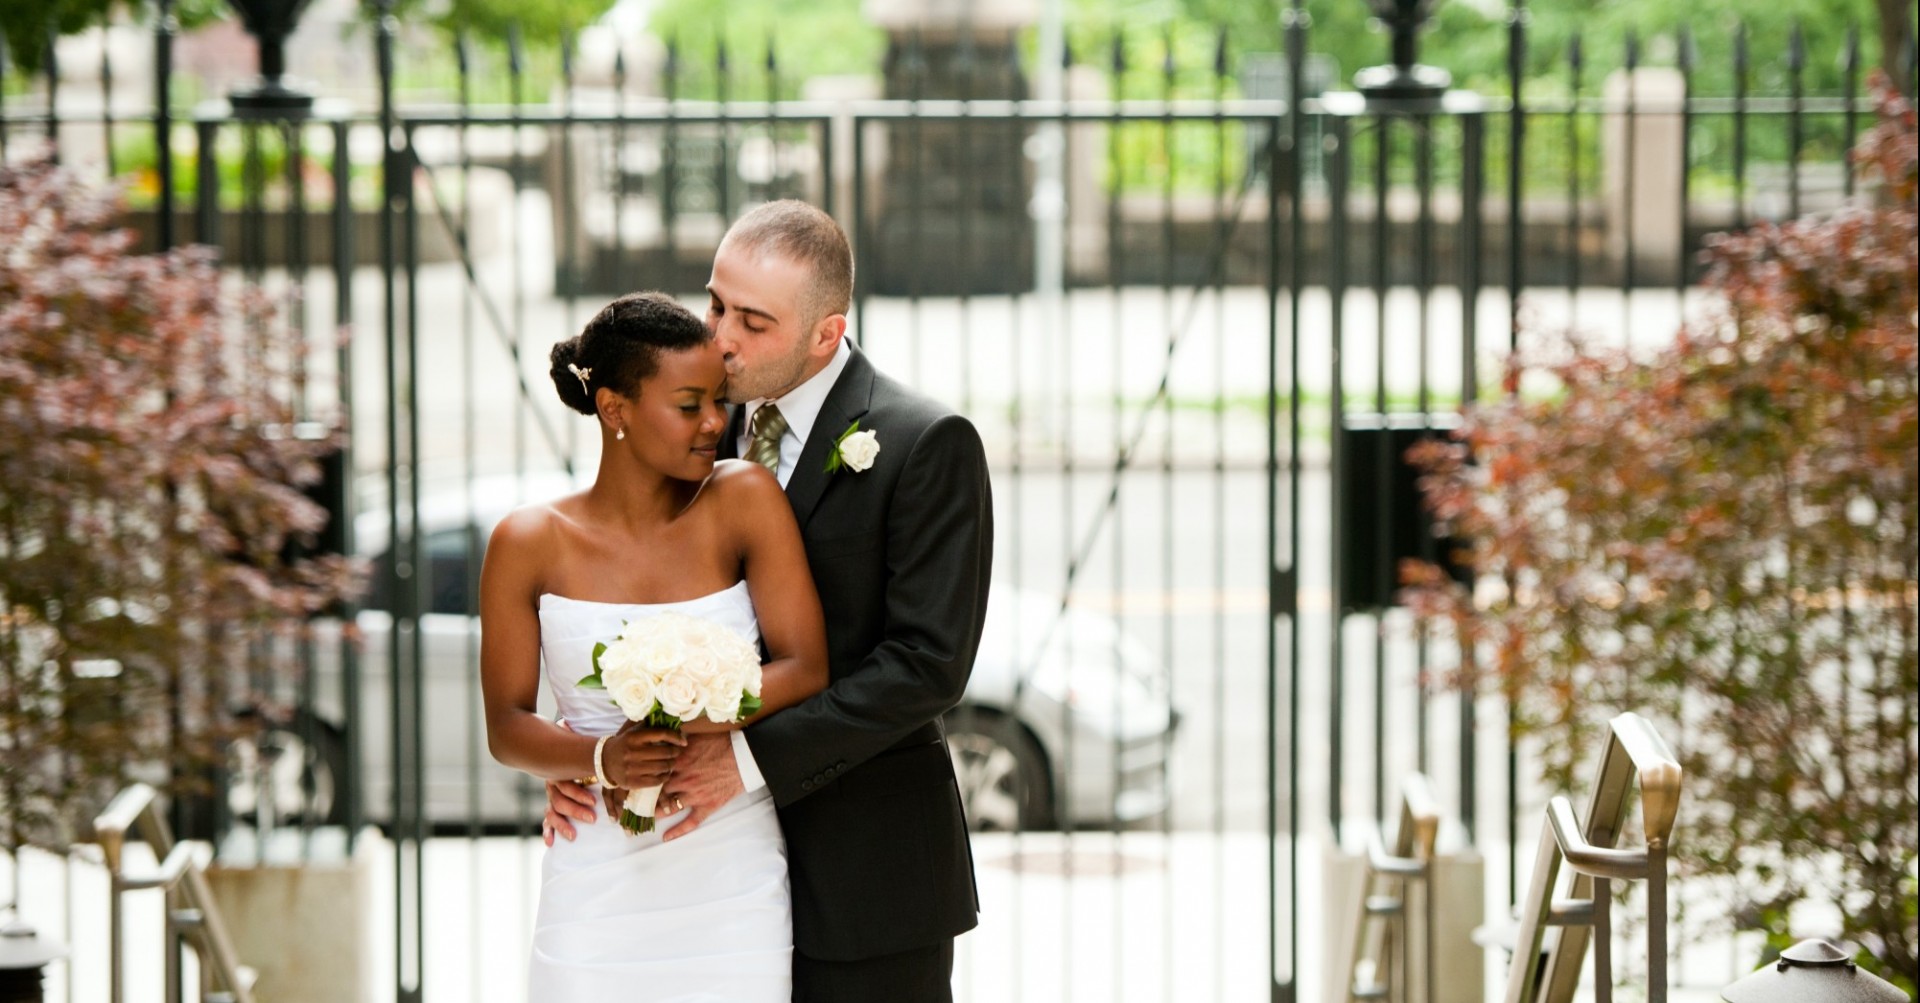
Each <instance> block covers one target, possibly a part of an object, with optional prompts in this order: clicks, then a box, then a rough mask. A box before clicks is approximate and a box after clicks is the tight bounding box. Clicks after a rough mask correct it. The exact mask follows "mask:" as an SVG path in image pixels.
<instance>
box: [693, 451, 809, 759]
mask: <svg viewBox="0 0 1920 1003" xmlns="http://www.w3.org/2000/svg"><path fill="white" fill-rule="evenodd" d="M715 474H716V476H715V478H714V480H715V482H716V483H715V485H714V486H715V487H718V488H720V489H721V496H720V497H717V498H716V499H714V500H715V501H718V502H720V503H721V504H720V506H719V510H720V512H721V513H723V515H722V518H723V519H724V520H725V528H726V531H727V532H728V533H729V534H730V535H731V536H732V538H733V539H734V540H735V541H737V543H738V545H739V548H740V559H741V564H742V567H743V568H744V569H745V571H746V580H747V592H748V594H749V595H751V596H752V597H753V611H754V615H755V616H756V617H757V618H758V619H759V621H760V637H761V639H762V640H764V641H765V642H766V645H767V663H766V664H765V665H764V666H762V667H761V670H760V705H761V706H760V711H759V713H757V714H755V715H754V716H753V717H750V718H748V719H747V720H745V721H743V722H736V723H734V724H731V725H720V724H715V723H713V722H711V721H708V720H707V719H706V718H701V719H699V720H698V721H696V722H693V723H690V724H687V725H683V726H682V730H684V731H688V732H693V733H701V732H710V731H731V730H733V729H735V728H739V727H742V726H744V725H748V724H752V723H753V722H754V721H757V720H760V719H761V718H764V717H766V716H767V715H768V714H772V713H773V712H775V711H777V710H779V709H781V708H782V707H791V706H792V705H794V704H797V703H799V702H800V701H802V700H805V699H806V698H808V697H810V696H812V695H814V694H815V693H818V692H820V691H821V690H823V689H825V688H826V686H827V625H826V619H825V617H824V616H823V615H822V613H821V612H820V595H819V593H818V592H816V591H815V590H814V587H813V574H812V572H810V571H808V570H807V551H806V547H805V546H804V545H803V544H802V543H801V542H800V526H799V524H798V523H796V522H794V519H793V507H792V506H791V505H790V504H788V502H787V496H786V494H785V492H783V491H781V490H780V483H779V482H778V481H776V480H774V479H773V475H772V474H770V473H768V472H767V470H766V468H764V467H762V466H760V465H759V464H754V463H740V464H728V465H727V466H726V467H725V468H722V469H720V470H716V471H715Z"/></svg>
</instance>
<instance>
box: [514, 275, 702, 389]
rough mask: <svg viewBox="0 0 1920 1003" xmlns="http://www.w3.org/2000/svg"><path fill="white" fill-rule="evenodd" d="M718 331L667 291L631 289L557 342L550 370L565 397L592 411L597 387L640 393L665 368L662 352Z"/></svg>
mask: <svg viewBox="0 0 1920 1003" xmlns="http://www.w3.org/2000/svg"><path fill="white" fill-rule="evenodd" d="M712 337H713V333H712V332H711V331H708V330H707V325H706V324H705V323H703V322H702V321H701V320H700V318H699V317H696V316H694V315H693V312H692V311H690V310H688V309H687V308H686V307H683V306H681V305H680V304H679V303H677V302H675V301H674V300H673V298H672V297H670V296H668V295H666V294H665V293H628V294H626V295H625V296H622V297H620V298H619V299H617V300H614V301H613V302H611V303H608V304H607V305H606V306H605V307H603V308H602V309H601V311H600V312H599V313H597V314H595V315H594V317H593V319H592V320H590V321H587V326H586V327H585V328H583V329H582V330H581V331H580V333H579V334H578V335H575V336H574V337H571V338H568V339H566V340H565V341H560V342H557V343H555V344H554V346H553V351H552V352H551V353H549V354H548V356H547V359H548V361H549V362H551V363H552V369H551V370H549V374H550V375H551V376H552V377H553V388H554V389H555V390H558V391H559V392H560V400H561V401H562V402H564V403H565V404H566V405H567V406H568V407H570V408H572V409H574V410H575V411H578V412H580V413H581V414H585V415H591V414H593V413H595V410H596V408H595V407H594V403H593V394H594V391H596V390H598V389H600V388H601V387H606V388H608V389H610V390H612V391H613V392H614V393H617V394H620V395H621V396H623V397H633V396H636V395H637V394H639V392H640V381H641V380H644V379H646V378H647V377H649V376H652V375H653V374H654V373H655V372H657V371H659V369H660V353H662V352H681V351H685V350H687V349H689V348H697V347H699V346H700V345H704V344H706V343H707V340H708V339H710V338H712Z"/></svg>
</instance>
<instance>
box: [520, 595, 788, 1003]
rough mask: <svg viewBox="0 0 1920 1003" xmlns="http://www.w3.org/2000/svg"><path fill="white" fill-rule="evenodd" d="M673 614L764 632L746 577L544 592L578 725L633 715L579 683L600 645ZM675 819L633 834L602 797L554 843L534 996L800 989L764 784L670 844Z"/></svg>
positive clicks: (572, 721) (748, 994) (566, 710)
mask: <svg viewBox="0 0 1920 1003" xmlns="http://www.w3.org/2000/svg"><path fill="white" fill-rule="evenodd" d="M669 611H671V612H677V613H683V614H686V615H688V616H697V617H703V618H706V619H710V620H713V621H716V622H718V623H721V624H725V625H726V626H728V627H731V628H733V629H734V630H737V631H739V632H740V633H741V634H743V635H745V636H746V637H747V638H748V639H749V640H752V641H756V642H757V641H758V640H759V636H760V634H759V626H758V624H757V622H756V621H755V619H754V614H753V603H752V601H751V600H750V599H749V598H748V596H747V587H746V583H745V582H740V583H738V584H736V585H734V586H733V587H732V588H730V589H726V590H724V591H721V592H715V593H713V594H712V595H708V596H702V597H701V598H699V599H690V600H688V601H686V602H676V603H658V604H649V605H635V604H624V603H600V602H587V601H584V600H579V599H568V598H565V597H563V596H556V595H543V596H541V597H540V648H541V654H542V661H543V662H544V665H545V673H546V679H547V685H548V686H549V687H551V688H552V692H553V695H554V699H555V702H556V703H557V704H558V705H559V709H560V714H561V716H562V717H564V718H566V720H567V723H568V724H569V725H570V726H571V727H572V728H573V729H574V730H575V731H578V732H580V733H582V734H587V735H604V734H607V733H608V732H611V731H613V730H615V729H616V728H618V727H619V726H620V724H621V723H622V722H623V721H624V720H625V718H624V717H622V715H621V713H620V711H619V709H618V708H616V707H614V706H613V704H612V702H611V701H610V700H608V699H607V695H606V692H605V691H604V690H583V689H581V688H580V687H578V686H576V685H574V681H575V680H577V679H579V678H580V677H582V676H585V675H587V674H588V673H590V672H592V671H593V646H594V644H595V643H597V642H601V641H610V640H612V639H613V637H614V636H615V635H616V634H618V633H619V632H620V628H621V625H622V624H623V623H625V622H627V621H630V620H634V619H637V618H640V617H646V616H652V615H657V614H659V613H664V612H669ZM596 792H597V789H596ZM661 807H662V808H663V809H664V808H665V807H666V806H665V804H664V803H663V804H662V806H661ZM674 821H675V819H674V816H672V815H664V816H661V817H660V818H659V819H658V823H659V827H658V828H657V829H655V830H654V831H653V832H649V833H644V834H641V835H638V836H629V835H627V833H626V832H625V831H624V830H622V829H621V828H620V824H619V823H618V822H617V821H615V820H614V818H612V817H610V816H609V815H608V813H607V811H606V806H605V805H604V804H602V805H600V806H599V809H598V818H597V820H596V821H595V822H594V823H593V824H591V825H583V824H580V823H577V822H576V823H575V828H576V830H577V831H578V832H579V836H578V838H576V839H574V840H573V841H572V842H569V841H567V840H564V839H555V840H554V842H553V847H552V848H551V849H549V850H548V851H547V853H546V859H545V861H544V863H543V865H542V867H541V877H540V911H539V915H538V916H537V917H536V919H535V921H534V931H533V958H532V960H531V962H530V963H529V966H528V981H527V984H528V999H529V1000H536V1001H544V1000H567V1001H579V1003H584V1001H589V1000H648V1001H662V1003H664V1001H669V1000H671V1001H678V1003H695V1001H702V1003H704V1001H714V1003H721V1001H725V1003H757V1001H766V1003H785V1001H787V1000H789V999H791V998H792V984H793V968H792V965H793V911H792V905H791V901H790V899H789V897H788V889H787V848H786V842H785V841H784V840H783V839H782V838H781V835H780V823H779V820H778V819H777V818H776V817H775V815H774V810H773V800H772V798H771V796H770V795H769V794H768V793H767V790H766V788H764V787H763V788H761V789H760V790H758V791H755V792H752V793H748V794H742V795H740V796H738V797H736V798H734V799H733V800H732V801H729V802H727V804H726V805H725V806H724V807H722V808H721V809H720V810H719V811H718V812H716V813H714V814H713V815H712V816H711V817H709V818H707V819H706V820H705V821H703V822H701V823H700V828H698V829H697V830H695V831H694V832H693V833H692V834H690V835H687V836H683V837H681V838H679V839H676V840H674V841H673V842H671V843H663V842H661V840H660V835H661V833H662V832H664V831H665V830H666V829H667V828H669V827H670V826H672V824H673V823H674Z"/></svg>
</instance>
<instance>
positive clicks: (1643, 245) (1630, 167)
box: [1600, 67, 1687, 286]
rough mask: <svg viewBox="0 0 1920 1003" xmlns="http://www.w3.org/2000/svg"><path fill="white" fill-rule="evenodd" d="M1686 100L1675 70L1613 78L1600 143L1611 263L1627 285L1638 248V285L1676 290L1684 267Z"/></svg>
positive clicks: (1615, 74)
mask: <svg viewBox="0 0 1920 1003" xmlns="http://www.w3.org/2000/svg"><path fill="white" fill-rule="evenodd" d="M1686 94H1687V89H1686V81H1685V78H1683V77H1682V76H1681V75H1680V71H1679V70H1675V69H1670V68H1665V67H1642V68H1640V69H1636V70H1634V71H1633V72H1632V73H1631V74H1629V73H1627V72H1626V71H1624V70H1616V71H1614V72H1613V73H1611V74H1608V76H1607V81H1606V85H1605V95H1606V106H1607V108H1608V112H1607V115H1606V118H1605V124H1604V127H1603V128H1602V130H1601V141H1600V142H1601V174H1602V177H1603V178H1604V180H1605V185H1606V193H1605V199H1606V210H1607V257H1608V260H1609V261H1610V262H1611V263H1612V267H1613V270H1614V271H1613V274H1614V276H1615V277H1616V278H1619V279H1623V280H1624V279H1625V278H1626V277H1627V275H1628V271H1627V267H1628V261H1627V253H1628V249H1629V244H1631V249H1632V253H1633V261H1632V278H1633V282H1634V285H1636V286H1638V285H1672V284H1673V281H1674V279H1675V276H1676V272H1675V269H1677V268H1679V267H1680V266H1681V265H1682V264H1683V262H1681V261H1680V236H1681V233H1682V231H1683V229H1684V228H1685V224H1686V221H1685V220H1684V219H1682V218H1681V216H1682V209H1681V205H1680V182H1681V172H1682V170H1683V169H1684V166H1683V164H1682V153H1681V150H1682V148H1683V145H1684V143H1685V134H1684V131H1683V129H1684V126H1683V124H1682V122H1681V115H1680V111H1681V102H1682V101H1684V100H1685V99H1686ZM1629 108H1630V109H1631V111H1632V114H1631V115H1630V116H1629V114H1628V110H1629ZM1629 120H1631V123H1632V125H1631V136H1632V141H1631V142H1629V141H1628V136H1629V125H1628V123H1629ZM1629 146H1631V147H1632V149H1631V151H1629V149H1628V147H1629ZM1629 156H1631V158H1632V163H1628V158H1629Z"/></svg>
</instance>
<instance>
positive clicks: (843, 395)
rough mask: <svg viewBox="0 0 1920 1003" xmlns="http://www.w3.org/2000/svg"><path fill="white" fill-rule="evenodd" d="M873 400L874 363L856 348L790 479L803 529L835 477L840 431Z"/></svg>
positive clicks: (789, 490)
mask: <svg viewBox="0 0 1920 1003" xmlns="http://www.w3.org/2000/svg"><path fill="white" fill-rule="evenodd" d="M872 399H873V364H872V363H870V362H868V361H867V357H866V356H865V355H862V354H861V353H860V350H859V349H857V348H856V349H854V350H853V356H852V358H849V359H848V360H847V368H846V369H845V370H842V371H841V373H840V378H839V379H838V380H836V381H834V384H833V389H832V390H829V391H828V392H827V399H826V402H825V403H823V404H821V405H820V415H819V417H817V418H815V419H814V422H813V431H812V432H811V433H809V434H808V435H807V444H806V446H804V447H803V448H802V449H801V450H800V459H799V462H798V463H796V464H795V466H794V468H793V476H791V477H789V478H787V501H789V502H791V503H792V504H793V515H794V518H795V520H796V521H798V522H799V523H800V527H801V529H803V530H804V529H805V528H806V525H807V518H808V517H809V516H811V515H813V510H814V507H815V506H816V505H818V504H820V496H821V495H822V494H825V493H826V490H827V484H828V483H829V482H830V481H831V480H832V479H833V477H834V476H835V475H833V474H829V473H827V458H828V457H830V456H832V455H833V447H834V444H835V443H836V442H838V441H839V439H840V433H842V432H844V431H846V430H847V426H848V425H851V424H853V423H854V422H855V421H858V420H859V419H860V418H861V417H863V416H865V415H866V413H867V408H868V406H869V404H870V403H871V401H872Z"/></svg>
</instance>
